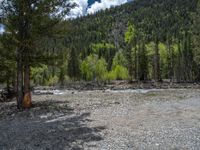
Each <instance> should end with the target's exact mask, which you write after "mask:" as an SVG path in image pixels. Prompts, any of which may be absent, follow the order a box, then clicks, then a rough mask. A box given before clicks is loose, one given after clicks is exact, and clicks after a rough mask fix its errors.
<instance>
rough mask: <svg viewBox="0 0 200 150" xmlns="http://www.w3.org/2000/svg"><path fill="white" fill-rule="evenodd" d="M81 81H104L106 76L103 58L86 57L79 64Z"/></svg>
mask: <svg viewBox="0 0 200 150" xmlns="http://www.w3.org/2000/svg"><path fill="white" fill-rule="evenodd" d="M81 73H82V77H83V79H85V80H87V81H90V80H97V81H104V80H105V78H106V74H107V63H106V61H105V59H104V58H101V59H98V57H97V55H90V56H88V57H87V58H86V59H85V60H84V61H83V62H82V63H81Z"/></svg>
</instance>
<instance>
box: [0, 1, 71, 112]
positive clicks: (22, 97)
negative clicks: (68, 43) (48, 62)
mask: <svg viewBox="0 0 200 150" xmlns="http://www.w3.org/2000/svg"><path fill="white" fill-rule="evenodd" d="M70 7H71V6H69V4H67V2H66V0H38V1H33V0H10V1H7V0H2V1H1V4H0V10H1V11H0V13H1V14H0V15H1V16H2V18H3V19H4V21H3V23H4V24H5V26H6V27H7V30H8V31H6V32H7V33H9V35H10V37H12V38H11V39H12V40H13V41H14V42H15V47H16V54H17V58H16V62H17V106H18V108H19V109H22V108H23V107H30V106H31V94H30V65H31V63H33V62H34V61H35V58H37V54H36V53H35V49H37V48H36V47H37V41H38V40H39V39H40V38H41V37H48V36H50V35H52V34H53V33H54V30H53V29H54V27H55V26H56V24H58V23H59V21H60V20H61V19H62V18H63V17H64V14H65V13H66V12H67V11H68V10H69V8H70ZM41 52H42V51H41ZM37 61H38V60H37Z"/></svg>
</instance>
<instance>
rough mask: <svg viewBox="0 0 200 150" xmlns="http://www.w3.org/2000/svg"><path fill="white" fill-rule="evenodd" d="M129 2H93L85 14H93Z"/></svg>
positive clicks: (110, 0) (111, 0)
mask: <svg viewBox="0 0 200 150" xmlns="http://www.w3.org/2000/svg"><path fill="white" fill-rule="evenodd" d="M128 1H129V0H101V2H95V3H94V4H93V5H92V6H91V7H90V8H88V10H87V13H88V14H93V13H95V12H97V11H99V10H105V9H106V8H110V7H112V6H117V5H121V4H124V3H126V2H128Z"/></svg>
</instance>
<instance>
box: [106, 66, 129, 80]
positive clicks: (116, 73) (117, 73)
mask: <svg viewBox="0 0 200 150" xmlns="http://www.w3.org/2000/svg"><path fill="white" fill-rule="evenodd" d="M129 78H130V77H129V74H128V69H127V68H126V67H123V66H120V65H117V66H116V67H115V68H114V69H112V70H111V71H110V72H108V73H107V75H106V80H107V81H111V80H128V79H129Z"/></svg>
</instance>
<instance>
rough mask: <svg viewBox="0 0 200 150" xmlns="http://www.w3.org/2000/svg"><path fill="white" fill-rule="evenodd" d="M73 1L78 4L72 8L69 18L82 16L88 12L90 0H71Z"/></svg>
mask: <svg viewBox="0 0 200 150" xmlns="http://www.w3.org/2000/svg"><path fill="white" fill-rule="evenodd" d="M70 2H71V3H75V4H76V5H77V6H75V7H74V8H72V9H71V10H70V12H69V14H68V15H67V17H66V18H67V19H68V18H76V17H80V16H84V15H86V14H87V8H88V1H87V0H71V1H70Z"/></svg>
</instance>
